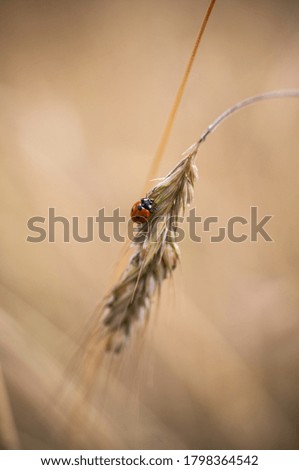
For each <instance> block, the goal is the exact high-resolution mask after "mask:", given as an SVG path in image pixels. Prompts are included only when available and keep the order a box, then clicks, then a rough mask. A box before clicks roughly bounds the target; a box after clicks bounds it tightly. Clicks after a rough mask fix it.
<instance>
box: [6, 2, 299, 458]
mask: <svg viewBox="0 0 299 470" xmlns="http://www.w3.org/2000/svg"><path fill="white" fill-rule="evenodd" d="M206 7H207V1H203V0H162V1H161V0H159V1H158V0H144V1H141V2H140V1H138V0H114V1H113V2H111V1H109V0H87V1H86V0H60V1H47V2H45V1H41V0H27V1H26V2H24V1H21V0H19V1H17V0H10V1H1V3H0V36H1V37H0V48H1V52H0V68H1V72H0V102H1V106H0V123H1V137H0V139H1V160H0V162H1V163H0V165H1V169H0V178H1V186H0V187H1V198H0V205H1V264H0V276H1V285H0V290H1V314H0V351H1V356H0V363H1V368H0V417H1V419H0V421H1V422H0V436H1V446H2V448H24V449H57V448H66V447H73V448H81V447H82V448H94V449H95V448H111V449H112V448H122V449H127V448H133V449H166V448H169V449H195V448H205V449H250V448H256V449H263V448H266V449H294V448H298V437H299V436H298V420H299V316H298V313H299V312H298V302H299V299H298V292H299V291H298V274H299V270H298V261H299V251H298V226H299V219H298V199H299V185H298V169H299V166H298V117H299V116H298V113H299V108H298V101H297V100H296V99H284V100H276V101H273V102H264V103H260V104H258V105H256V106H253V107H251V108H248V109H246V110H244V111H242V112H240V113H239V114H237V115H234V116H233V117H232V118H231V119H230V120H229V121H227V122H226V123H225V124H223V125H222V126H221V127H220V128H219V129H218V130H217V132H216V133H215V134H214V135H213V136H211V137H210V138H209V140H207V142H206V143H205V144H204V145H203V147H202V148H201V150H200V153H199V157H198V160H197V163H198V167H199V174H200V178H199V181H198V183H197V185H196V191H195V198H194V207H196V211H197V213H198V214H200V215H202V216H203V217H206V216H215V215H216V216H219V217H220V221H221V223H222V224H223V225H225V224H226V223H227V220H228V218H229V217H231V216H234V215H241V216H243V217H248V216H249V211H250V206H258V208H259V213H260V214H261V215H265V214H272V215H273V216H274V217H273V219H272V220H271V222H270V223H269V224H268V231H269V233H270V235H271V237H272V238H273V240H274V241H273V242H272V243H266V242H264V241H263V240H262V239H260V240H259V241H258V242H257V243H251V242H249V241H246V242H244V243H240V244H237V243H231V242H230V241H228V240H225V241H224V242H222V243H219V244H211V243H209V240H208V238H207V237H204V240H203V243H194V242H192V241H191V240H189V239H186V240H184V241H183V242H182V243H181V245H180V248H181V252H182V261H181V267H180V268H179V269H178V270H177V272H176V274H175V278H174V281H173V282H165V285H164V286H163V293H162V298H161V302H160V305H159V306H158V307H157V306H154V308H153V311H152V319H151V322H150V324H149V326H148V329H147V331H146V333H145V335H144V336H143V337H142V341H141V342H142V343H143V344H142V347H140V345H138V338H137V339H136V342H135V341H134V340H132V344H131V345H130V346H129V347H128V349H127V350H126V351H125V353H124V354H123V356H122V357H121V358H119V359H117V360H116V361H115V360H114V363H115V362H116V365H115V364H114V365H115V366H113V367H112V369H113V370H112V372H110V373H109V367H110V366H109V363H110V362H111V361H110V360H109V361H108V362H107V364H106V363H105V364H103V365H102V366H101V367H100V368H99V374H98V379H97V384H96V386H95V391H94V394H93V396H92V397H91V398H90V399H89V405H90V408H89V419H86V420H85V421H84V423H83V424H82V423H81V426H80V428H79V427H78V429H73V438H72V443H71V444H70V441H69V440H68V436H67V433H66V432H64V431H63V429H64V426H65V424H66V423H67V421H68V419H69V418H68V416H67V414H64V413H63V409H61V407H60V408H59V407H58V406H57V404H58V401H59V400H58V398H59V392H58V390H59V387H58V385H59V383H60V382H61V379H62V378H64V380H65V381H66V382H67V383H69V382H70V381H71V380H72V379H71V374H70V375H65V372H64V371H65V367H66V366H67V364H69V361H70V360H71V358H72V357H73V355H74V353H75V352H76V350H77V346H78V344H79V343H80V341H81V338H82V335H83V333H84V331H85V330H86V325H87V324H88V322H89V321H90V319H91V317H92V314H93V311H94V308H95V306H96V305H97V304H98V302H99V301H100V300H101V298H102V297H103V295H104V294H105V292H106V291H107V289H108V288H109V286H110V285H111V279H112V278H113V273H114V270H115V266H116V264H117V261H118V259H119V258H120V256H121V253H122V252H123V245H122V244H120V243H117V242H112V243H103V242H101V241H99V240H98V239H95V240H94V241H93V242H91V243H78V242H75V241H74V240H71V242H70V243H64V242H63V239H62V231H61V230H58V231H57V239H56V242H55V243H48V242H47V241H45V242H43V243H38V244H36V243H28V242H27V241H26V237H27V236H28V235H30V233H29V231H28V229H27V220H28V219H29V218H30V217H33V216H35V215H39V216H43V217H47V212H48V208H49V207H55V209H56V212H57V214H58V215H63V216H65V217H72V216H76V215H77V216H79V217H80V231H81V232H82V235H83V234H84V230H85V227H86V224H85V222H86V217H87V216H95V215H96V214H97V211H98V209H100V208H102V207H104V208H105V210H106V211H107V213H108V214H110V213H111V211H112V210H113V209H114V208H115V207H120V210H121V213H122V214H124V215H127V214H128V213H129V210H130V207H131V205H132V203H133V202H135V200H136V199H138V198H139V197H140V196H141V195H142V191H143V188H144V184H145V183H146V178H147V172H148V170H149V167H150V164H151V161H152V158H153V156H154V154H155V151H156V148H157V145H158V142H159V139H160V137H161V134H162V131H163V128H164V125H165V122H166V119H167V116H168V113H169V111H170V108H171V105H172V103H173V99H174V96H175V93H176V90H177V87H178V85H179V82H180V80H181V77H182V74H183V71H184V68H185V66H186V63H187V60H188V58H189V55H190V53H191V49H192V47H193V43H194V40H195V37H196V35H197V32H198V28H199V25H200V22H201V19H202V18H203V15H204V12H205V9H206ZM298 21H299V5H298V2H295V1H275V2H273V1H263V2H260V1H258V0H242V1H237V0H227V1H225V2H218V4H216V7H215V10H214V12H213V14H212V17H211V20H210V23H209V25H208V28H207V31H206V34H205V36H204V39H203V41H202V44H201V47H200V50H199V53H198V56H197V58H196V62H195V65H194V68H193V71H192V74H191V77H190V80H189V82H188V86H187V90H186V93H185V96H184V99H183V102H182V105H181V107H180V111H179V114H178V116H177V120H176V122H175V126H174V128H173V132H172V135H171V140H170V142H169V145H168V147H167V150H166V152H165V156H164V159H163V162H162V164H161V166H160V170H159V174H158V175H157V176H162V175H163V174H165V173H166V172H168V171H169V170H170V169H171V168H172V167H173V166H174V165H175V164H176V162H177V161H178V159H179V158H180V155H181V153H182V152H183V151H184V150H185V149H186V148H187V147H189V146H190V145H191V144H192V143H193V142H194V141H195V140H196V139H197V138H198V136H199V135H200V134H201V132H202V131H203V130H204V129H205V128H206V126H207V125H208V124H209V123H210V122H211V121H212V120H213V119H214V118H215V117H216V116H217V115H218V114H220V113H221V112H222V111H223V110H224V109H226V108H227V107H228V106H230V105H232V104H234V103H235V102H237V101H238V100H240V99H242V98H245V97H247V96H250V95H253V94H256V93H260V92H263V91H268V90H272V89H279V88H287V87H296V85H297V86H298V47H299V30H298ZM108 232H109V230H108ZM137 336H138V335H137ZM139 342H140V341H139ZM79 356H80V353H79ZM77 358H78V356H77ZM76 360H77V359H76ZM78 360H79V358H78ZM72 364H74V361H73V362H72ZM57 387H58V388H57Z"/></svg>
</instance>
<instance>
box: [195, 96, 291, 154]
mask: <svg viewBox="0 0 299 470" xmlns="http://www.w3.org/2000/svg"><path fill="white" fill-rule="evenodd" d="M275 98H299V89H296V88H295V89H287V90H275V91H269V92H267V93H262V94H260V95H255V96H251V97H249V98H246V99H245V100H242V101H239V102H238V103H236V104H235V105H234V106H232V107H231V108H228V109H226V110H225V111H224V112H223V113H222V114H220V116H218V117H217V118H216V119H215V121H213V122H212V123H211V124H210V125H209V126H208V127H207V129H206V130H205V131H204V132H203V134H202V135H201V136H200V138H199V140H198V141H197V142H196V144H195V151H196V152H197V150H198V147H199V146H200V144H202V143H203V142H204V141H205V140H206V138H207V137H208V135H209V134H212V132H214V130H215V129H216V128H217V127H218V126H219V125H220V124H221V123H222V122H223V121H224V120H225V119H227V118H228V117H229V116H231V115H232V114H233V113H235V112H236V111H239V110H240V109H243V108H245V107H246V106H249V105H251V104H255V103H257V102H258V101H264V100H271V99H275Z"/></svg>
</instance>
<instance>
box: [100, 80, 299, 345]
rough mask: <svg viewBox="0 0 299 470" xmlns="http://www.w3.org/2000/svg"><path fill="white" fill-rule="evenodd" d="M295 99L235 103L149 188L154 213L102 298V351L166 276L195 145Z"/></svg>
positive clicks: (125, 334) (191, 178) (140, 314)
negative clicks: (239, 115) (260, 108)
mask: <svg viewBox="0 0 299 470" xmlns="http://www.w3.org/2000/svg"><path fill="white" fill-rule="evenodd" d="M286 97H297V98H298V97H299V90H296V89H295V90H278V91H273V92H269V93H263V94H261V95H256V96H253V97H250V98H247V99H245V100H243V101H240V102H239V103H237V104H236V105H234V106H232V107H231V108H229V109H227V110H226V111H225V112H224V113H222V114H221V115H220V116H219V117H218V118H217V119H216V120H215V121H214V122H213V123H212V124H211V125H210V126H209V127H208V128H207V129H206V131H205V132H204V133H203V134H202V135H201V137H200V139H199V140H198V141H197V142H196V143H195V144H194V145H192V146H191V147H190V148H189V149H188V150H187V151H186V152H185V155H184V157H183V159H182V160H181V161H180V162H179V163H178V164H177V165H176V167H175V168H174V169H173V170H172V171H171V172H170V173H168V175H166V176H165V178H162V179H161V180H160V182H159V183H158V184H157V185H156V186H155V187H154V188H153V189H151V190H150V191H149V192H148V194H147V197H148V198H150V199H153V200H154V213H153V214H152V215H151V217H150V218H149V220H148V222H145V223H144V224H142V225H140V226H139V228H138V231H137V234H136V236H135V238H134V241H133V246H134V248H135V253H134V255H133V257H132V258H131V260H130V262H129V265H128V267H127V269H126V270H125V272H124V273H123V275H122V277H121V279H120V280H119V282H118V283H117V284H116V285H115V286H114V287H113V289H112V290H111V292H110V293H109V294H108V296H107V297H106V299H104V305H103V308H102V314H101V316H100V324H98V325H97V331H98V332H99V335H100V337H102V338H104V340H105V341H106V343H105V349H106V350H108V351H113V352H116V353H117V352H120V351H121V350H122V349H123V347H124V345H125V343H126V341H127V340H128V338H129V336H130V334H131V332H132V329H133V327H134V325H135V324H136V323H137V322H138V321H139V322H143V321H144V319H145V318H146V317H147V316H148V314H149V312H150V308H151V303H152V299H153V297H154V294H155V293H156V292H157V291H158V292H159V291H160V287H161V284H162V281H163V280H164V279H166V278H168V277H170V276H171V275H172V271H173V270H174V269H175V267H176V265H177V262H178V260H179V249H178V245H177V244H176V243H175V241H173V240H172V238H173V232H174V230H175V226H176V223H177V219H178V216H179V214H183V213H184V211H185V208H186V206H187V205H189V204H190V202H191V201H192V198H193V188H194V183H195V181H196V179H197V168H196V166H195V163H194V160H195V157H196V154H197V151H198V148H199V146H200V144H201V143H203V142H204V141H205V139H206V138H207V136H208V135H209V134H211V133H212V132H213V131H214V130H215V129H216V128H217V127H218V126H219V124H220V123H221V122H223V121H224V120H225V119H226V118H227V117H229V116H230V115H231V114H232V113H234V112H236V111H238V110H240V109H242V108H244V107H246V106H249V105H251V104H254V103H256V102H258V101H262V100H267V99H273V98H286Z"/></svg>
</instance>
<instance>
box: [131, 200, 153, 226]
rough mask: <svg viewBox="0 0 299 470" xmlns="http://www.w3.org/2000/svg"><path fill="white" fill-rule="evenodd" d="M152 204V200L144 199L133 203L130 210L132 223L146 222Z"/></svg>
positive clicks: (151, 209)
mask: <svg viewBox="0 0 299 470" xmlns="http://www.w3.org/2000/svg"><path fill="white" fill-rule="evenodd" d="M153 203H154V201H153V199H148V198H146V197H144V198H142V199H141V200H140V201H137V202H135V204H134V205H133V207H132V209H131V219H132V220H133V222H136V223H137V224H143V223H144V222H146V221H147V220H148V219H149V218H150V216H151V213H152V211H153Z"/></svg>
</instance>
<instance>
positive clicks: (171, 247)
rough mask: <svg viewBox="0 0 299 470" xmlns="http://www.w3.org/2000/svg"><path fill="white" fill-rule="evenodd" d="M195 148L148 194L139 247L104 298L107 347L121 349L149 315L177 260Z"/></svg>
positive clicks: (191, 184)
mask: <svg viewBox="0 0 299 470" xmlns="http://www.w3.org/2000/svg"><path fill="white" fill-rule="evenodd" d="M196 152H197V146H193V147H192V148H190V149H189V151H188V152H187V154H186V156H185V157H184V158H183V159H182V160H181V161H180V162H179V163H178V165H177V166H176V167H175V168H174V169H173V170H172V171H171V172H170V173H168V175H166V176H165V178H163V179H162V180H160V182H159V183H158V184H157V185H156V186H155V187H154V188H153V189H151V190H150V191H149V193H148V194H147V197H148V198H150V199H153V200H154V212H153V214H152V215H151V217H150V218H149V220H148V221H145V222H144V223H143V224H140V225H139V226H138V229H137V233H136V235H135V237H134V240H133V246H134V248H135V253H134V255H133V257H132V258H131V260H130V262H129V265H128V267H127V269H126V271H125V272H124V273H123V275H122V277H121V279H120V281H119V282H118V283H117V284H116V285H115V286H114V287H113V289H112V291H111V292H110V293H109V295H108V296H107V299H106V301H105V303H104V307H103V315H102V317H101V326H102V333H103V334H104V335H105V337H106V338H107V340H106V341H107V342H106V349H107V350H112V351H114V352H119V351H121V349H122V348H123V346H124V344H125V343H126V341H127V339H128V337H129V336H130V333H131V331H132V328H133V326H134V324H135V323H136V322H138V321H140V322H143V321H144V319H145V318H146V317H147V315H148V314H149V311H150V308H151V303H152V299H153V296H154V294H155V292H156V291H159V290H160V286H161V283H162V281H163V280H164V279H166V278H168V277H170V276H171V274H172V271H173V270H174V269H175V267H176V265H177V262H178V259H179V248H178V245H177V243H175V241H174V240H173V238H175V237H174V231H175V226H176V224H177V219H178V216H179V215H180V214H181V213H184V210H185V208H186V206H187V205H189V204H190V202H191V200H192V198H193V187H194V183H195V180H196V178H197V168H196V166H195V164H194V158H195V156H196Z"/></svg>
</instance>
